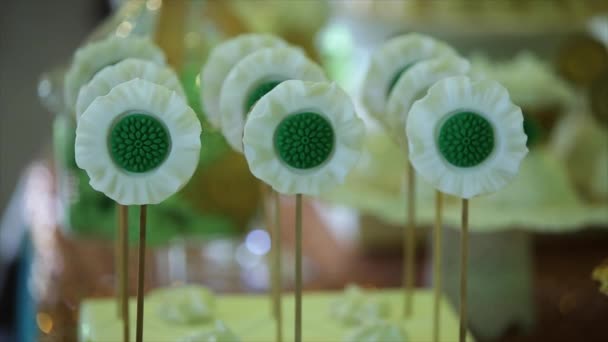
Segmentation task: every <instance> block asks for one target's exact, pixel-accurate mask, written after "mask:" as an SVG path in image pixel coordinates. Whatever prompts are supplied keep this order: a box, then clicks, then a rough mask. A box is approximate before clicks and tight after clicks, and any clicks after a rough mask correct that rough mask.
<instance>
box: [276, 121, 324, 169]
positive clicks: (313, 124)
mask: <svg viewBox="0 0 608 342" xmlns="http://www.w3.org/2000/svg"><path fill="white" fill-rule="evenodd" d="M334 145H335V138H334V130H333V128H332V126H331V123H330V122H329V121H328V120H327V119H326V118H325V117H324V116H322V115H320V114H317V113H313V112H304V113H299V114H293V115H289V116H287V117H286V118H285V119H283V121H281V123H279V125H278V126H277V129H276V130H275V132H274V148H275V150H276V152H277V154H278V155H279V159H280V160H281V161H282V162H283V163H285V164H287V165H288V166H290V167H292V168H295V169H299V170H307V169H312V168H314V167H317V166H319V165H321V164H323V163H324V162H326V161H327V160H328V159H329V157H330V155H331V153H332V152H333V150H334Z"/></svg>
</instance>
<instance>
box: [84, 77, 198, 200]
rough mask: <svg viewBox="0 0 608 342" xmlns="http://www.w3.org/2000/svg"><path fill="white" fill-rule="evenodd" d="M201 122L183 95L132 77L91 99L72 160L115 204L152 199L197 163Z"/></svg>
mask: <svg viewBox="0 0 608 342" xmlns="http://www.w3.org/2000/svg"><path fill="white" fill-rule="evenodd" d="M200 134H201V125H200V122H199V121H198V119H197V117H196V114H195V113H194V111H193V110H192V109H191V108H190V107H188V105H187V104H186V102H185V100H184V98H183V97H182V96H180V95H178V94H177V93H176V92H174V91H171V90H169V89H167V88H165V87H163V86H160V85H157V84H154V83H151V82H148V81H145V80H142V79H135V80H131V81H128V82H125V83H122V84H120V85H118V86H116V87H114V88H113V89H112V90H111V91H110V92H109V93H108V94H107V95H104V96H100V97H98V98H96V99H95V100H94V101H93V102H92V103H91V105H90V106H89V107H88V108H87V110H86V111H85V112H84V113H83V114H82V116H81V117H80V120H78V126H77V128H76V143H75V153H76V164H77V165H78V167H80V168H82V169H84V170H85V171H86V172H87V174H88V176H89V178H90V184H91V187H93V189H95V190H97V191H100V192H103V193H104V194H106V196H108V197H109V198H111V199H113V200H114V201H116V202H117V203H118V204H121V205H143V204H158V203H160V202H162V201H163V200H165V199H166V198H168V197H169V196H171V195H173V194H174V193H175V192H177V191H178V190H179V189H181V188H182V187H183V186H184V185H185V184H186V183H187V182H188V180H189V179H190V177H192V174H193V173H194V170H195V169H196V166H197V164H198V159H199V152H200V148H201V141H200Z"/></svg>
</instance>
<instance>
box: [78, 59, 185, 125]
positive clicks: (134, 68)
mask: <svg viewBox="0 0 608 342" xmlns="http://www.w3.org/2000/svg"><path fill="white" fill-rule="evenodd" d="M136 78H141V79H142V80H146V81H149V82H152V83H155V84H158V85H161V86H163V87H166V88H168V89H169V90H172V91H174V92H176V93H177V94H178V95H179V96H181V97H184V96H185V95H184V89H183V88H182V85H181V83H180V82H179V79H178V78H177V75H176V74H175V72H174V71H173V70H172V69H171V68H169V67H168V66H164V65H159V64H157V63H154V62H150V61H146V60H143V59H136V58H127V59H125V60H123V61H120V62H118V63H116V64H114V65H110V66H108V67H105V68H103V69H102V70H101V71H99V72H98V73H96V74H95V76H93V79H91V81H90V82H89V83H87V84H86V85H84V86H83V87H82V88H80V93H79V94H78V101H77V102H76V117H77V118H79V117H80V116H81V115H82V113H84V111H85V110H86V109H87V107H89V105H90V104H91V102H93V100H95V99H96V98H97V97H98V96H103V95H106V94H107V93H109V92H110V90H112V88H114V87H115V86H117V85H119V84H121V83H124V82H127V81H130V80H133V79H136Z"/></svg>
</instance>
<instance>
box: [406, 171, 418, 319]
mask: <svg viewBox="0 0 608 342" xmlns="http://www.w3.org/2000/svg"><path fill="white" fill-rule="evenodd" d="M407 165H408V170H407V187H406V191H407V225H406V227H405V229H404V231H403V249H404V251H403V284H404V288H405V291H404V299H405V301H404V307H403V308H404V311H403V315H404V317H409V316H410V315H411V314H412V311H413V310H412V307H413V305H414V285H415V279H414V278H415V277H416V184H415V182H416V175H415V171H414V167H413V166H412V164H411V163H410V162H408V164H407Z"/></svg>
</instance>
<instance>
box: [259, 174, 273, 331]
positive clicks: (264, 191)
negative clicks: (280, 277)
mask: <svg viewBox="0 0 608 342" xmlns="http://www.w3.org/2000/svg"><path fill="white" fill-rule="evenodd" d="M271 191H272V190H271V189H269V187H268V185H266V184H265V183H264V182H262V181H260V197H261V198H262V214H263V217H264V226H265V227H266V231H267V232H268V235H269V236H270V241H271V243H270V246H271V252H270V254H271V258H272V255H273V253H274V244H275V241H274V240H275V236H274V229H273V226H274V223H273V222H272V220H271V218H270V209H271V208H272V206H271V205H269V204H268V203H269V201H270V194H269V192H271ZM274 266H275V265H274V261H271V262H270V272H269V276H268V284H270V291H269V297H270V311H271V312H272V316H273V317H274V318H275V319H276V317H277V312H276V305H275V301H276V293H277V289H276V282H275V281H274V278H275V273H276V272H277V271H276V269H275V267H274Z"/></svg>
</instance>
